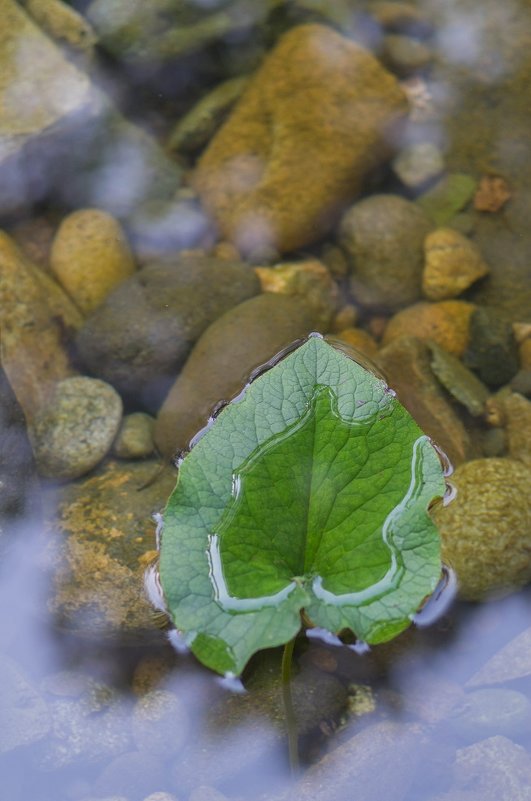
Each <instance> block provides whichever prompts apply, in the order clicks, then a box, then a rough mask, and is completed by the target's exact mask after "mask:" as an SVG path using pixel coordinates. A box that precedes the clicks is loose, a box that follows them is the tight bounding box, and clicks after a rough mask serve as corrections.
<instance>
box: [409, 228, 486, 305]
mask: <svg viewBox="0 0 531 801" xmlns="http://www.w3.org/2000/svg"><path fill="white" fill-rule="evenodd" d="M424 253H425V258H426V262H425V266H424V272H423V275H422V291H423V293H424V295H425V296H426V297H427V298H428V300H446V299H447V298H455V297H456V296H457V295H460V294H461V292H464V291H465V289H468V287H469V286H471V285H472V284H473V283H474V281H477V280H478V278H482V277H483V276H484V275H487V273H488V272H489V268H488V267H487V265H486V264H485V262H484V261H483V258H482V256H481V253H480V252H479V248H478V247H477V245H475V244H474V243H473V242H471V241H470V239H467V237H466V236H463V234H460V233H459V232H458V231H455V230H454V229H452V228H437V229H436V230H435V231H432V232H431V234H428V236H427V237H426V239H425V241H424Z"/></svg>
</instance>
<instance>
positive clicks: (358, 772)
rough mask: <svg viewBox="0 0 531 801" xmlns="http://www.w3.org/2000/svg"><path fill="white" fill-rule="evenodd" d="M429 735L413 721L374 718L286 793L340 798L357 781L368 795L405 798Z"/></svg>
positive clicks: (303, 799)
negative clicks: (371, 722) (373, 720)
mask: <svg viewBox="0 0 531 801" xmlns="http://www.w3.org/2000/svg"><path fill="white" fill-rule="evenodd" d="M425 737H426V735H425V728H424V727H422V726H418V725H415V724H411V723H405V724H404V723H393V722H389V721H384V722H381V723H375V724H374V725H372V726H369V727H367V728H366V729H363V731H361V732H360V733H359V734H356V735H355V736H354V737H352V738H351V739H350V740H347V742H345V743H343V744H342V745H340V746H339V747H338V748H336V749H335V750H334V751H332V752H331V753H329V754H327V755H326V756H325V757H323V759H321V760H320V761H319V762H318V763H317V764H316V765H313V766H312V767H311V768H309V770H308V771H307V772H306V773H305V774H304V776H303V778H302V779H301V780H300V781H299V782H298V783H297V784H296V785H295V786H294V787H292V788H291V789H290V792H289V794H286V795H285V796H282V798H283V799H284V798H286V799H287V798H289V799H292V801H314V799H315V798H321V797H322V798H326V799H327V801H339V800H340V799H344V798H348V797H351V794H352V788H353V787H354V788H355V787H358V788H363V794H362V797H363V798H366V799H384V798H387V799H392V801H401V800H402V799H403V798H405V797H406V796H407V795H408V790H409V787H410V786H411V784H412V782H413V778H414V776H415V774H416V770H417V766H418V764H419V762H420V760H421V759H422V754H423V752H424V750H425V747H426V745H425V744H426V739H425Z"/></svg>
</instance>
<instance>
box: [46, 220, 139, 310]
mask: <svg viewBox="0 0 531 801" xmlns="http://www.w3.org/2000/svg"><path fill="white" fill-rule="evenodd" d="M51 267H52V271H53V272H54V274H55V276H56V278H57V280H58V281H59V282H60V283H61V284H62V285H63V286H64V288H65V289H66V291H67V292H68V294H69V295H70V297H71V298H72V300H73V301H74V302H75V303H76V305H77V306H78V308H79V309H81V311H82V312H83V313H84V314H90V313H91V312H93V311H94V309H96V308H97V307H98V306H99V305H100V303H102V301H103V300H105V298H106V297H107V295H108V294H109V292H111V290H113V289H114V287H116V286H118V284H120V283H122V281H125V279H126V278H129V276H131V275H133V273H134V272H135V264H134V261H133V257H132V255H131V251H130V250H129V245H128V244H127V241H126V239H125V235H124V232H123V230H122V227H121V226H120V224H119V223H118V222H117V220H115V219H114V217H111V215H110V214H107V213H106V212H104V211H100V210H99V209H81V210H80V211H75V212H74V213H73V214H69V215H68V217H65V219H64V220H63V222H62V223H61V225H60V227H59V230H58V231H57V234H56V236H55V239H54V242H53V246H52V253H51Z"/></svg>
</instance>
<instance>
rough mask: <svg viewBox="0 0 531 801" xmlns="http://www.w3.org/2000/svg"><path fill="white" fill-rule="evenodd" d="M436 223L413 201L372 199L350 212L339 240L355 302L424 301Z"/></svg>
mask: <svg viewBox="0 0 531 801" xmlns="http://www.w3.org/2000/svg"><path fill="white" fill-rule="evenodd" d="M431 228H432V223H431V222H430V220H429V219H428V218H427V217H426V215H425V214H424V212H423V211H422V210H421V209H419V208H418V206H416V205H415V204H414V203H411V202H410V201H409V200H405V199H404V198H401V197H398V196H397V195H372V196H371V197H369V198H367V199H366V200H362V201H360V202H359V203H356V204H355V205H354V206H352V207H351V208H350V209H348V211H346V212H345V214H344V215H343V218H342V220H341V225H340V228H339V242H340V244H341V246H342V247H343V249H344V251H345V253H346V254H347V256H348V258H349V260H350V265H351V279H350V288H351V292H352V294H353V296H354V299H355V300H356V301H357V302H358V303H361V304H362V305H363V306H367V307H369V308H375V307H376V308H378V307H385V308H391V309H398V308H400V307H401V306H406V305H407V304H409V303H413V302H414V301H415V300H417V299H418V298H419V297H420V288H421V276H422V265H423V258H424V257H423V250H422V244H423V242H424V239H425V237H426V235H427V234H428V232H429V231H430V229H431Z"/></svg>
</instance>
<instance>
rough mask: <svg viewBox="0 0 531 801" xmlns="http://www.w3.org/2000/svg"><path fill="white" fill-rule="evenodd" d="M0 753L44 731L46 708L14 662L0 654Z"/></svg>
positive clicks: (48, 721) (47, 718)
mask: <svg viewBox="0 0 531 801" xmlns="http://www.w3.org/2000/svg"><path fill="white" fill-rule="evenodd" d="M0 718H1V720H2V725H1V726H0V754H2V755H3V754H7V753H9V752H10V751H13V750H15V749H17V748H19V747H20V746H28V745H31V744H32V743H36V742H38V741H39V740H42V738H43V737H44V736H45V735H46V734H47V733H48V731H49V729H50V725H51V719H50V712H49V709H48V706H47V704H46V702H45V701H44V699H43V698H42V696H41V695H40V694H39V693H38V692H37V690H36V689H35V688H34V687H33V686H32V685H31V683H30V682H29V681H28V679H27V678H26V677H25V676H24V675H23V674H22V672H21V670H20V669H19V667H18V665H17V664H16V663H15V662H13V661H12V660H11V659H8V658H7V657H5V656H0Z"/></svg>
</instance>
